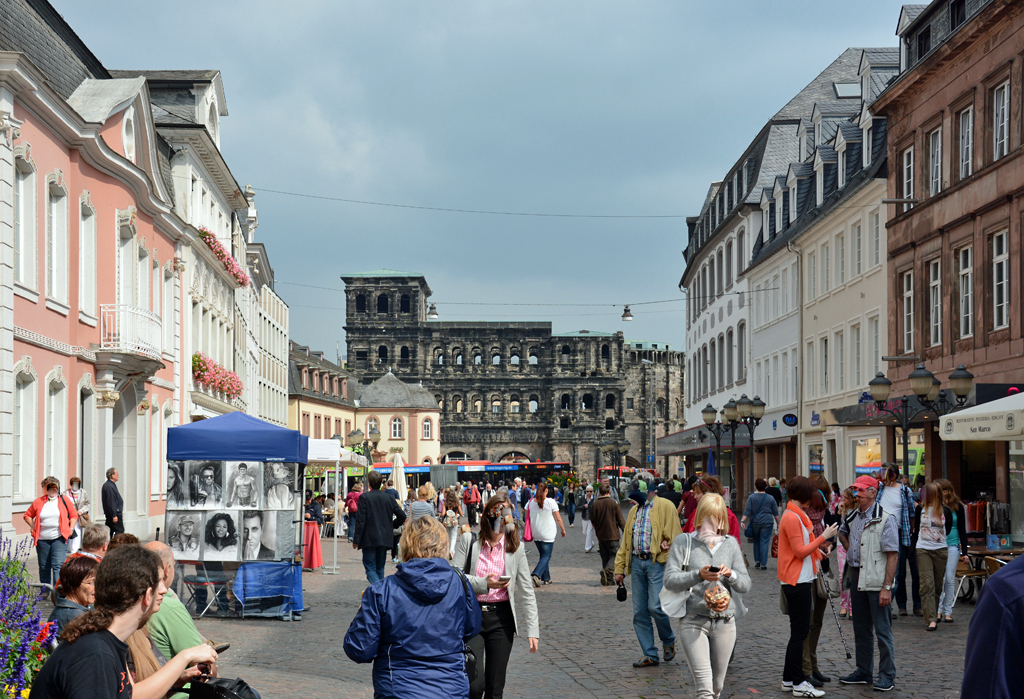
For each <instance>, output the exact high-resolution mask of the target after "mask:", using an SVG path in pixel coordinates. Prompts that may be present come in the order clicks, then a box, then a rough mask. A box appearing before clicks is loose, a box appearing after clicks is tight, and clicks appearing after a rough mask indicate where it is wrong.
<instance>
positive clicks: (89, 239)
mask: <svg viewBox="0 0 1024 699" xmlns="http://www.w3.org/2000/svg"><path fill="white" fill-rule="evenodd" d="M78 310H80V311H82V312H83V313H85V314H87V315H89V316H91V317H93V318H96V317H97V312H96V209H95V208H93V206H92V205H91V204H90V203H89V202H88V195H87V194H84V195H83V197H82V203H81V208H80V213H79V215H78Z"/></svg>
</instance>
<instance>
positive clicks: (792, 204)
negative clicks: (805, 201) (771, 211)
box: [789, 182, 799, 223]
mask: <svg viewBox="0 0 1024 699" xmlns="http://www.w3.org/2000/svg"><path fill="white" fill-rule="evenodd" d="M798 186H799V184H798V183H797V182H793V184H791V185H790V186H789V221H790V223H792V222H793V221H795V220H796V217H797V210H796V188H797V187H798Z"/></svg>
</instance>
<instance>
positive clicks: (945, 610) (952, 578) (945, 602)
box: [939, 546, 960, 615]
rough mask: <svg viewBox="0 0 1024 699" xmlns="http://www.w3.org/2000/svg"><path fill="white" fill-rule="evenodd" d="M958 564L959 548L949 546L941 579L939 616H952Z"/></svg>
mask: <svg viewBox="0 0 1024 699" xmlns="http://www.w3.org/2000/svg"><path fill="white" fill-rule="evenodd" d="M958 563H960V548H959V547H958V546H950V547H949V549H948V551H947V554H946V574H945V576H943V578H942V597H941V598H940V599H939V614H943V615H946V614H952V613H953V602H954V599H953V597H954V595H955V594H956V566H957V564H958Z"/></svg>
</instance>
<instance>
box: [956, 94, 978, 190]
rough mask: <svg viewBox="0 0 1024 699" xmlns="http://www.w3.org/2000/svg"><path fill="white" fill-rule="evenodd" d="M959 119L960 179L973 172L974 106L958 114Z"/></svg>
mask: <svg viewBox="0 0 1024 699" xmlns="http://www.w3.org/2000/svg"><path fill="white" fill-rule="evenodd" d="M958 118H959V120H960V179H962V180H963V179H966V178H968V177H970V176H971V175H972V174H974V107H968V108H967V109H964V110H963V111H961V112H960V114H959V115H958Z"/></svg>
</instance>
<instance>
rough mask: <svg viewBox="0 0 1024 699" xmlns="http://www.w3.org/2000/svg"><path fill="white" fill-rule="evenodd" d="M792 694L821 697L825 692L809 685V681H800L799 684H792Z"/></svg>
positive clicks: (795, 695)
mask: <svg viewBox="0 0 1024 699" xmlns="http://www.w3.org/2000/svg"><path fill="white" fill-rule="evenodd" d="M793 696H794V697H823V696H825V692H823V691H821V690H820V689H815V688H814V687H812V686H811V683H810V682H806V681H804V682H801V683H800V684H794V685H793Z"/></svg>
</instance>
